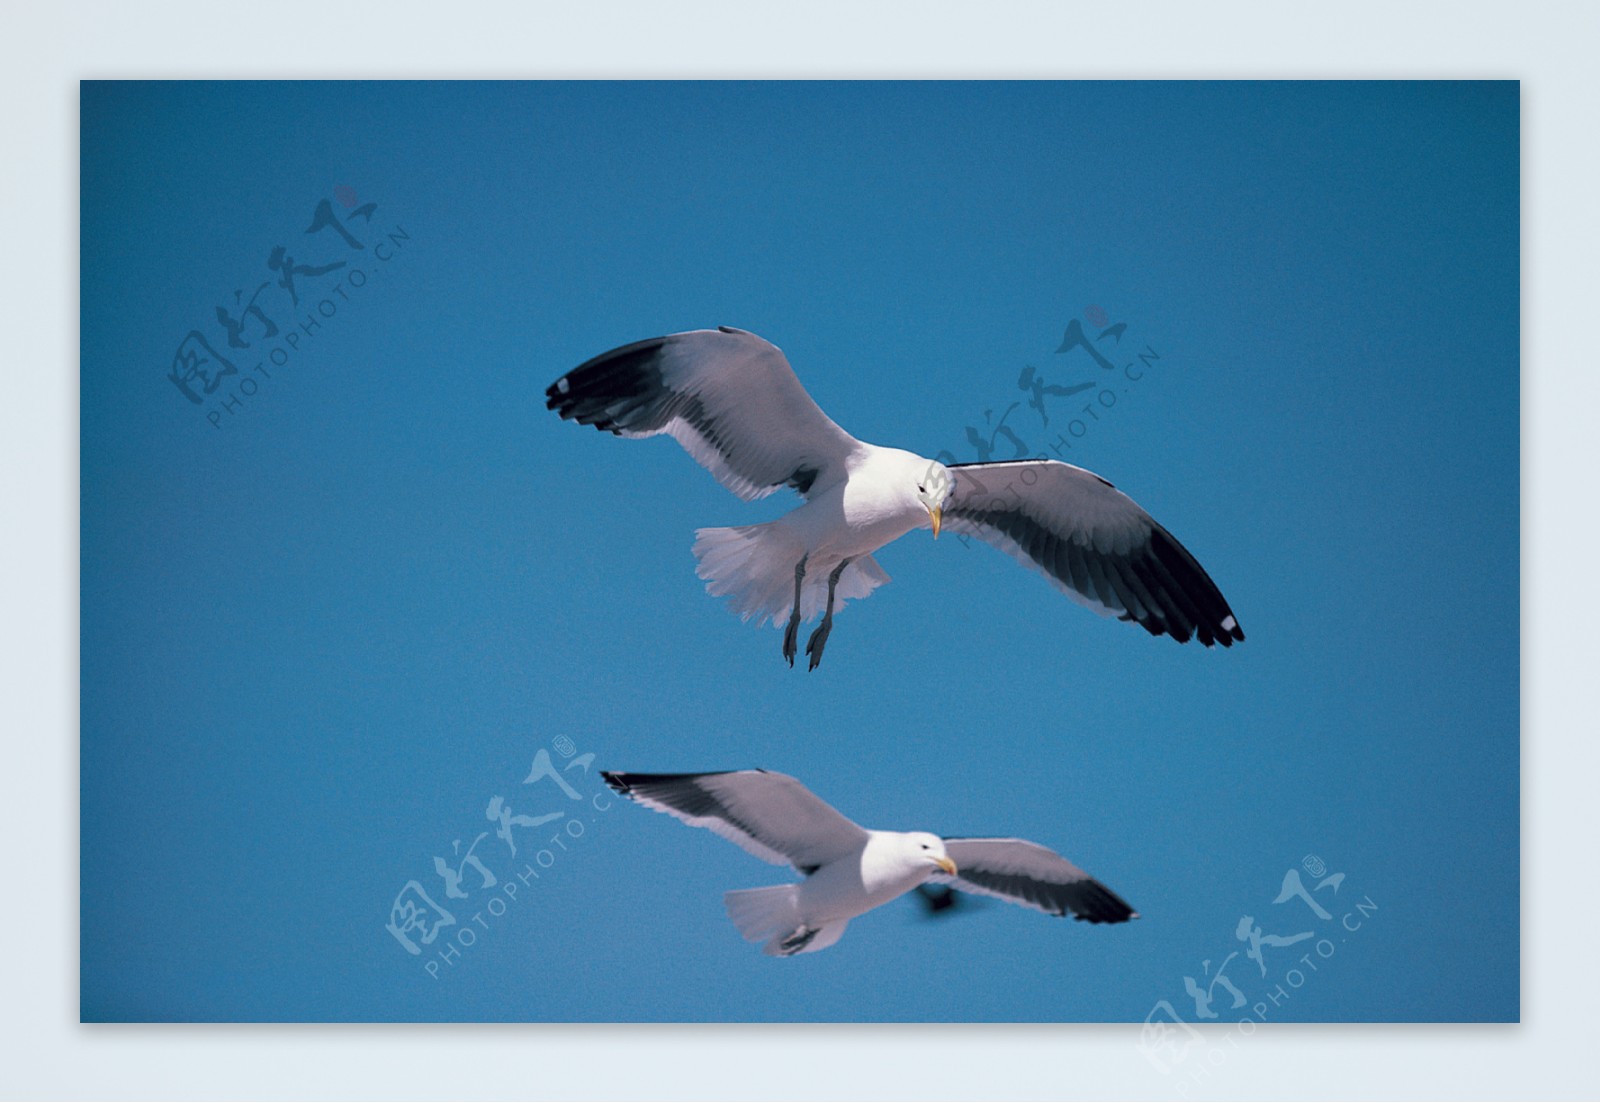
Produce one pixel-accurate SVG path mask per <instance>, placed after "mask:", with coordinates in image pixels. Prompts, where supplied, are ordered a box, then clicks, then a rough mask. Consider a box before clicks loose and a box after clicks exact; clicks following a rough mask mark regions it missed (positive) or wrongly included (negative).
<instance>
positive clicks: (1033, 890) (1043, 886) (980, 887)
mask: <svg viewBox="0 0 1600 1103" xmlns="http://www.w3.org/2000/svg"><path fill="white" fill-rule="evenodd" d="M944 847H945V852H946V853H947V854H949V855H950V857H951V859H952V860H954V861H955V863H956V871H957V872H956V875H955V876H954V877H939V878H938V880H941V881H949V883H950V884H952V885H954V886H955V887H956V888H958V889H964V890H966V891H967V892H976V893H980V894H982V895H984V896H995V897H999V898H1000V899H1001V900H1009V901H1011V902H1012V903H1013V904H1021V905H1023V906H1024V907H1029V908H1034V909H1036V910H1038V911H1042V912H1044V913H1046V914H1047V915H1067V914H1069V913H1070V914H1071V915H1072V917H1073V918H1074V919H1081V920H1084V921H1086V922H1089V923H1122V922H1125V921H1127V920H1129V919H1137V918H1138V917H1139V913H1138V912H1136V911H1134V910H1133V909H1132V908H1131V907H1129V906H1128V902H1127V901H1126V900H1124V899H1122V897H1120V896H1118V895H1117V894H1116V893H1114V892H1112V891H1111V890H1110V889H1108V888H1106V886H1104V885H1102V884H1101V883H1100V882H1099V881H1096V880H1095V879H1094V878H1093V877H1090V876H1089V875H1088V874H1087V873H1085V872H1084V871H1083V870H1081V869H1079V868H1078V867H1077V866H1075V865H1073V864H1072V863H1071V862H1069V861H1067V860H1066V859H1065V858H1063V857H1062V856H1061V855H1059V854H1057V853H1056V852H1055V851H1053V850H1050V849H1048V848H1046V847H1042V846H1040V845H1039V844H1038V843H1031V842H1029V841H1028V840H1026V839H946V840H945V841H944Z"/></svg>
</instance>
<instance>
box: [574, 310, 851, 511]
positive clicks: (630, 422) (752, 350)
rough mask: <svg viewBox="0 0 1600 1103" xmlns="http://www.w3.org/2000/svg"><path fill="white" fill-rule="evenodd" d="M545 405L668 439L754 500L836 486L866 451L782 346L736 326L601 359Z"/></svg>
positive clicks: (577, 372) (655, 341)
mask: <svg viewBox="0 0 1600 1103" xmlns="http://www.w3.org/2000/svg"><path fill="white" fill-rule="evenodd" d="M545 405H546V407H548V408H549V409H551V410H554V411H556V413H558V414H560V415H561V416H562V417H563V418H570V419H572V420H574V421H577V422H579V423H581V424H583V425H593V426H594V427H595V428H596V429H604V430H606V431H607V432H610V433H614V434H616V435H617V436H622V437H653V436H656V435H657V434H660V433H666V434H669V435H670V436H672V437H673V438H674V439H675V440H677V442H678V443H679V444H681V445H683V447H684V449H685V450H687V451H688V453H689V454H690V455H691V456H693V457H694V458H695V460H696V461H698V462H699V463H700V465H701V466H703V467H704V468H706V470H708V471H710V472H711V473H712V474H713V475H715V476H716V477H717V479H718V481H719V482H721V483H722V485H723V486H725V487H727V488H728V489H729V490H731V491H733V492H734V493H735V494H737V495H739V497H741V498H743V499H745V500H746V501H750V500H752V499H755V498H762V497H765V496H766V495H768V494H771V493H772V492H773V491H774V490H777V489H778V488H779V487H782V486H788V487H793V488H794V489H795V490H798V491H799V492H800V493H801V494H806V493H808V492H809V491H810V490H811V488H812V487H813V486H817V487H818V488H819V489H820V488H821V487H823V486H828V485H830V484H832V483H834V482H837V481H839V480H840V479H842V478H844V476H845V474H846V466H845V465H846V461H847V460H848V459H849V457H850V454H851V453H852V452H854V451H855V450H856V449H857V448H859V447H860V443H859V442H858V441H857V440H856V439H855V438H854V437H852V436H851V435H850V434H849V433H846V432H845V431H844V430H843V429H841V428H839V427H838V426H837V425H835V424H834V423H833V422H832V421H831V420H829V418H828V415H826V414H824V413H823V412H822V410H821V409H820V408H818V406H817V404H816V403H815V402H813V401H812V400H811V396H810V395H809V394H807V393H806V390H805V388H804V387H802V386H801V385H800V380H798V379H796V378H795V374H794V369H792V368H790V367H789V361H788V360H786V359H785V358H784V355H783V353H782V352H780V351H779V350H778V348H777V346H775V345H773V344H771V343H770V342H768V341H764V340H762V339H761V338H760V337H757V336H756V335H755V334H753V333H746V332H745V331H744V330H741V329H733V328H730V327H728V326H722V327H720V328H718V329H696V330H691V331H689V332H687V333H674V334H671V335H670V336H667V337H652V338H651V339H650V340H648V341H636V342H634V343H633V344H631V345H623V346H622V347H621V348H615V349H612V350H611V351H610V352H606V353H602V354H600V355H599V356H596V357H595V358H594V359H593V360H590V361H587V362H586V363H583V364H580V365H579V366H578V367H576V368H573V369H572V370H571V371H570V372H568V373H567V374H566V375H563V376H562V377H561V378H560V379H558V380H556V381H555V382H554V383H552V384H551V385H550V386H549V387H548V388H547V389H546V390H545Z"/></svg>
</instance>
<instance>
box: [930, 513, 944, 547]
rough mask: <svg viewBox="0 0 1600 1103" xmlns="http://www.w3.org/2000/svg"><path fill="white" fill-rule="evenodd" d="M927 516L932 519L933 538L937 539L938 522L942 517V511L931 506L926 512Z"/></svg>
mask: <svg viewBox="0 0 1600 1103" xmlns="http://www.w3.org/2000/svg"><path fill="white" fill-rule="evenodd" d="M928 516H929V517H932V518H933V538H934V539H935V540H937V539H939V522H940V520H941V519H942V518H943V517H944V510H942V509H940V508H939V507H938V506H933V507H932V508H930V509H929V510H928Z"/></svg>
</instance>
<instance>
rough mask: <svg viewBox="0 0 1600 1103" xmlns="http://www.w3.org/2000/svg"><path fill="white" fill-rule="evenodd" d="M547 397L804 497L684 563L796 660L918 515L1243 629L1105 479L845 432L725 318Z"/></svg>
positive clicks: (658, 342)
mask: <svg viewBox="0 0 1600 1103" xmlns="http://www.w3.org/2000/svg"><path fill="white" fill-rule="evenodd" d="M545 398H546V406H547V408H548V409H551V410H554V411H555V412H556V413H557V414H559V415H560V416H561V417H562V418H563V419H570V420H573V421H577V422H578V423H579V424H582V425H593V426H594V427H595V428H596V429H601V430H604V431H606V432H609V433H612V434H614V435H616V436H619V437H653V436H657V435H659V434H661V433H665V434H667V435H668V436H671V437H672V438H673V439H675V440H676V441H677V442H678V443H679V444H680V445H682V446H683V447H684V448H685V449H686V450H687V451H688V453H689V454H690V455H691V456H693V457H694V458H695V460H697V461H698V462H699V463H700V464H701V465H702V466H703V467H705V468H706V469H707V470H709V471H710V472H711V474H712V475H714V476H716V478H717V480H718V481H719V482H721V483H722V485H723V486H725V487H727V488H728V489H729V490H731V491H733V493H735V494H737V495H738V496H739V497H741V498H743V499H745V500H746V501H753V500H755V499H757V498H763V497H765V496H766V495H768V494H771V493H773V492H774V491H776V490H778V489H780V488H783V487H789V488H791V489H793V490H795V491H796V492H798V493H799V494H800V496H801V497H802V498H804V499H805V501H804V503H803V504H802V505H800V506H799V507H797V508H796V509H794V510H793V511H792V512H790V513H788V514H786V515H785V516H783V517H781V518H779V519H778V520H776V521H770V522H768V523H766V524H761V525H741V526H737V527H733V528H704V529H699V530H697V531H696V532H695V543H694V555H695V559H696V560H697V567H696V573H697V574H698V575H699V577H700V578H702V579H703V580H705V582H706V591H707V592H708V593H710V594H711V595H712V596H713V597H725V598H727V599H729V603H730V606H731V608H732V609H733V611H734V612H736V613H738V614H739V616H740V618H741V619H743V620H746V621H748V620H750V619H751V618H754V619H755V621H756V624H757V625H758V626H759V625H761V624H765V623H767V622H769V621H770V622H771V623H772V624H773V625H775V626H776V625H778V624H780V623H781V624H783V625H784V634H783V657H784V658H785V659H786V660H788V663H789V665H790V666H791V667H792V666H794V659H795V654H796V652H797V650H798V646H799V637H798V633H799V629H800V625H801V624H802V623H804V622H807V621H810V620H811V619H812V618H813V617H815V616H816V615H817V614H818V613H821V614H822V619H821V621H820V622H819V623H818V625H817V627H816V629H815V630H814V631H813V632H812V633H811V636H810V638H809V639H808V640H807V641H806V655H807V657H808V659H809V660H810V661H809V665H808V667H807V669H809V670H815V669H816V668H817V664H818V663H820V662H821V661H822V652H823V648H824V647H825V646H826V645H827V642H828V636H829V633H831V632H832V630H833V616H834V611H835V608H836V607H837V606H838V605H840V604H841V603H842V602H844V601H846V600H849V599H853V598H864V597H866V596H867V595H868V594H870V593H872V591H873V590H875V589H877V588H878V587H879V586H881V585H883V584H884V583H885V582H888V581H889V576H888V575H887V574H886V573H885V572H884V570H883V568H881V567H880V566H878V563H877V560H876V559H874V558H873V553H874V552H876V551H877V550H878V549H879V548H881V547H883V546H884V545H885V544H887V543H889V542H890V541H892V540H897V539H899V538H900V537H901V536H904V535H905V534H906V533H908V532H910V531H911V530H912V529H916V528H931V529H933V535H934V538H935V539H937V538H938V536H939V531H940V528H941V526H942V527H945V528H949V529H950V530H952V531H954V532H959V533H963V534H966V535H970V536H975V537H977V538H978V539H980V540H984V541H986V542H987V543H989V544H992V545H994V546H995V547H997V548H999V549H1001V550H1002V551H1004V552H1006V553H1007V554H1009V555H1010V556H1011V557H1012V558H1014V559H1016V560H1017V561H1018V562H1020V563H1022V564H1023V565H1025V566H1027V567H1031V568H1032V569H1034V570H1036V571H1039V572H1040V573H1042V574H1044V575H1045V577H1046V578H1048V579H1049V580H1050V581H1051V582H1052V583H1053V584H1054V585H1055V587H1056V588H1057V589H1059V590H1060V591H1062V592H1063V593H1064V594H1066V595H1067V596H1068V597H1070V598H1072V599H1073V600H1075V601H1077V602H1079V603H1080V604H1082V605H1085V606H1087V607H1088V608H1090V609H1092V610H1094V611H1095V612H1097V613H1099V614H1101V615H1102V616H1115V617H1117V618H1118V619H1119V620H1126V621H1133V622H1135V623H1137V624H1139V625H1140V626H1142V627H1143V628H1144V629H1145V630H1146V631H1147V632H1149V633H1150V634H1151V635H1153V636H1159V635H1162V634H1165V635H1168V636H1171V637H1172V638H1173V639H1175V640H1177V641H1178V642H1179V643H1187V642H1188V641H1189V640H1190V639H1192V638H1198V639H1199V640H1200V642H1201V643H1202V644H1204V645H1205V646H1207V647H1210V646H1212V645H1213V644H1221V645H1222V646H1223V647H1231V646H1232V645H1233V643H1234V641H1236V640H1243V639H1244V632H1243V630H1242V629H1241V628H1240V627H1239V622H1238V620H1237V619H1236V618H1235V617H1234V615H1233V610H1232V609H1230V608H1229V607H1228V603H1227V601H1226V600H1225V599H1224V598H1223V596H1222V593H1221V591H1219V590H1218V589H1217V586H1216V583H1214V582H1212V581H1211V577H1210V576H1209V575H1207V574H1206V572H1205V570H1204V569H1203V568H1202V567H1201V566H1200V564H1199V563H1198V562H1196V560H1195V558H1194V556H1192V555H1190V554H1189V552H1188V551H1187V549H1185V548H1184V546H1183V545H1182V544H1180V543H1178V541H1177V540H1176V539H1175V538H1174V537H1173V536H1172V534H1171V533H1169V532H1167V530H1166V529H1164V528H1162V527H1161V526H1160V525H1159V524H1157V523H1156V522H1155V519H1154V518H1152V517H1151V516H1150V515H1149V514H1148V513H1146V512H1145V511H1144V510H1143V509H1140V508H1139V506H1138V505H1137V504H1135V503H1134V501H1133V499H1131V498H1129V497H1128V496H1127V495H1125V494H1123V493H1122V492H1121V491H1119V490H1117V489H1116V487H1114V486H1112V485H1111V483H1109V482H1107V481H1106V480H1105V479H1102V478H1101V477H1100V476H1099V475H1096V474H1094V473H1093V472H1091V471H1085V470H1084V469H1083V468H1081V467H1074V466H1072V465H1071V464H1067V463H1061V462H1059V461H1057V460H1010V461H1005V462H996V463H958V464H950V465H949V466H946V465H944V464H941V463H939V462H937V461H935V460H930V459H926V458H924V457H922V456H919V455H916V454H915V453H913V452H907V451H905V450H903V449H900V448H883V447H880V446H878V445H875V444H868V443H866V442H865V441H860V440H857V439H856V438H855V437H852V436H851V435H850V434H849V433H846V432H845V431H844V430H843V429H841V428H839V426H837V425H835V424H834V423H833V421H831V420H830V419H829V418H828V416H827V415H826V414H824V413H823V412H822V410H821V409H820V408H819V407H818V406H817V404H816V403H815V402H813V401H812V399H811V396H810V395H809V394H807V393H806V391H805V388H804V387H802V386H801V385H800V380H799V379H797V378H796V377H795V374H794V370H793V369H792V368H791V367H790V366H789V361H788V360H787V359H786V358H785V357H784V355H783V353H782V352H781V351H779V350H778V348H777V346H775V345H773V344H771V343H770V342H768V341H766V340H764V339H762V338H761V337H758V336H756V335H755V334H754V333H747V332H745V331H744V330H740V329H733V328H732V327H730V326H719V327H718V328H716V329H697V330H691V331H689V332H687V333H674V334H671V335H669V336H666V337H652V338H650V339H649V340H647V341H636V342H634V343H633V344H631V345H623V346H621V347H620V348H615V349H612V350H611V351H610V352H606V353H602V354H600V355H599V356H596V357H595V358H594V359H592V360H589V361H587V362H585V363H583V364H580V365H579V366H578V367H576V368H574V369H573V370H572V371H570V372H568V373H567V374H566V375H563V376H562V377H561V378H560V379H557V380H556V381H555V382H554V383H552V384H551V385H550V386H549V387H548V388H547V389H546V391H545Z"/></svg>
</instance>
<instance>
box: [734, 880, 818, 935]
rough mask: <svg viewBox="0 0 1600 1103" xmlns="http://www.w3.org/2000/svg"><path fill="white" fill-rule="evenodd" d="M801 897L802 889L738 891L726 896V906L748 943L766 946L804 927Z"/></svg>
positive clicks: (778, 887)
mask: <svg viewBox="0 0 1600 1103" xmlns="http://www.w3.org/2000/svg"><path fill="white" fill-rule="evenodd" d="M799 893H800V886H799V885H773V886H772V887H771V888H764V889H736V890H735V891H733V892H729V893H724V894H723V897H722V906H723V907H725V908H727V909H728V918H729V919H731V920H733V925H734V926H735V927H738V928H739V933H740V934H742V935H744V940H745V941H746V942H762V941H764V940H766V939H769V938H774V937H782V936H784V935H787V934H789V933H790V932H791V931H793V930H794V929H795V928H796V927H798V926H800V909H799V907H798V897H799Z"/></svg>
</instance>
